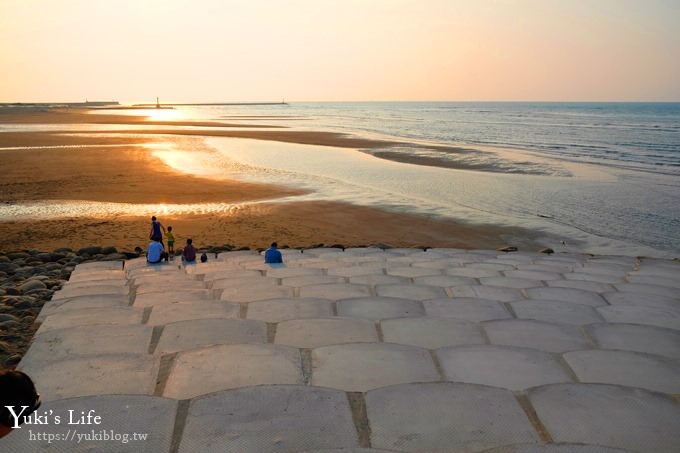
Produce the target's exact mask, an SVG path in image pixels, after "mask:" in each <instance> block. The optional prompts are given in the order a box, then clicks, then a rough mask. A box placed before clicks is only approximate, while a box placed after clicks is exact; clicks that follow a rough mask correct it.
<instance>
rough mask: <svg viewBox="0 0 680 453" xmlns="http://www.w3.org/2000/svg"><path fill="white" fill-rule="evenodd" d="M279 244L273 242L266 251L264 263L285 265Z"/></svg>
mask: <svg viewBox="0 0 680 453" xmlns="http://www.w3.org/2000/svg"><path fill="white" fill-rule="evenodd" d="M277 247H278V244H277V243H276V242H272V245H271V246H270V247H269V248H268V249H267V250H265V251H264V262H265V263H267V264H277V263H283V256H281V252H280V251H279V249H278V248H277Z"/></svg>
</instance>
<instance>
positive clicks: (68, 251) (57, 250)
mask: <svg viewBox="0 0 680 453" xmlns="http://www.w3.org/2000/svg"><path fill="white" fill-rule="evenodd" d="M54 253H61V254H64V255H68V254H69V253H73V250H72V249H70V248H68V247H61V248H58V249H54Z"/></svg>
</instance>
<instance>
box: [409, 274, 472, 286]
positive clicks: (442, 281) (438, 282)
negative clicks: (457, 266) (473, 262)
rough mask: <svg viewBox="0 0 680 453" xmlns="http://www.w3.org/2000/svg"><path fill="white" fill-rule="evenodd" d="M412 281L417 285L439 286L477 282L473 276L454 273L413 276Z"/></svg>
mask: <svg viewBox="0 0 680 453" xmlns="http://www.w3.org/2000/svg"><path fill="white" fill-rule="evenodd" d="M413 281H414V282H415V283H416V284H418V285H429V286H439V287H440V288H449V287H452V286H461V285H476V284H477V281H476V280H475V279H474V278H470V277H457V276H454V275H430V276H426V277H417V278H414V279H413Z"/></svg>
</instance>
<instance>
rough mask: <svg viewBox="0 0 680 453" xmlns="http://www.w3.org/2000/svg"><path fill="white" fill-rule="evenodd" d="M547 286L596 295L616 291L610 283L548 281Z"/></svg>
mask: <svg viewBox="0 0 680 453" xmlns="http://www.w3.org/2000/svg"><path fill="white" fill-rule="evenodd" d="M545 284H546V285H548V286H550V287H553V288H575V289H582V290H584V291H591V292H594V293H606V292H608V291H613V290H614V286H613V285H610V284H609V283H601V282H587V281H585V280H566V279H563V280H548V281H546V282H545Z"/></svg>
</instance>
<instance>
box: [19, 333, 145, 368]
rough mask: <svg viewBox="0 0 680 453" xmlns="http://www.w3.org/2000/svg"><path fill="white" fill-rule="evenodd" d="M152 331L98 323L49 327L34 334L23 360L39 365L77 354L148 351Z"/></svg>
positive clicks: (23, 362)
mask: <svg viewBox="0 0 680 453" xmlns="http://www.w3.org/2000/svg"><path fill="white" fill-rule="evenodd" d="M152 334H153V328H152V327H151V326H146V325H142V324H132V325H107V324H104V325H101V324H98V325H90V326H76V327H68V328H65V329H53V330H48V331H45V332H43V333H40V334H38V335H36V336H35V337H33V341H32V342H31V347H30V348H29V350H28V351H27V353H26V355H25V356H24V358H23V359H22V361H21V363H22V364H24V365H28V364H32V365H35V366H39V365H40V364H41V363H47V362H51V361H55V360H65V359H69V358H73V357H77V356H97V355H102V354H148V352H149V345H150V344H151V336H152Z"/></svg>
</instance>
